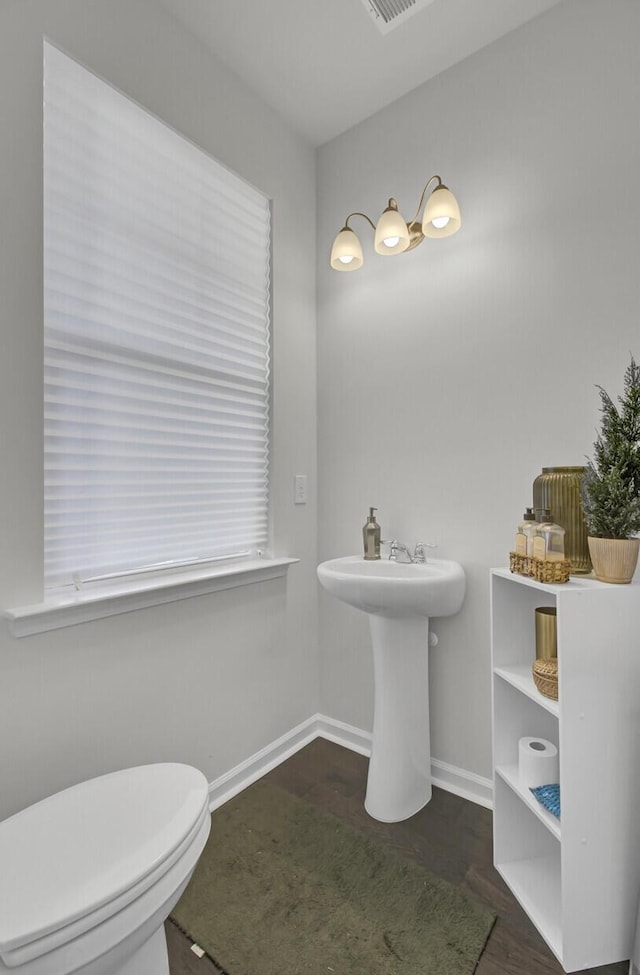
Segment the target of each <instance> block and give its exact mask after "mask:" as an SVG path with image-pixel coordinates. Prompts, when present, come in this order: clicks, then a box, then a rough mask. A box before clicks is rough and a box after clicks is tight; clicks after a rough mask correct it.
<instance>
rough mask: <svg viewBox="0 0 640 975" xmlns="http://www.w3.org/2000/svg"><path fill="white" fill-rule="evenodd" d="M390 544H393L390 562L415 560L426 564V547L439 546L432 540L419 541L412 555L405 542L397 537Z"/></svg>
mask: <svg viewBox="0 0 640 975" xmlns="http://www.w3.org/2000/svg"><path fill="white" fill-rule="evenodd" d="M388 544H389V545H390V546H391V548H390V551H389V561H390V562H402V563H403V564H408V563H409V562H413V563H416V564H417V565H424V564H425V562H426V561H427V553H426V549H428V548H437V547H438V546H437V545H435V544H432V543H430V542H418V543H417V544H416V547H415V549H414V551H413V555H412V554H411V552H410V551H409V549H408V548H407V546H406V545H405V544H404V542H399V541H398V539H397V538H394V539H393V540H392V541H390V542H389V543H388Z"/></svg>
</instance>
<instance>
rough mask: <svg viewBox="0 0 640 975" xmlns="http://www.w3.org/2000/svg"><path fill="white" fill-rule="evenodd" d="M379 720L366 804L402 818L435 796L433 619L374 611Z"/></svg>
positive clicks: (390, 819) (381, 814)
mask: <svg viewBox="0 0 640 975" xmlns="http://www.w3.org/2000/svg"><path fill="white" fill-rule="evenodd" d="M369 626H370V630H371V641H372V644H373V669H374V686H375V697H374V701H375V703H374V719H373V742H372V747H371V760H370V762H369V776H368V779H367V794H366V798H365V803H364V805H365V809H366V810H367V812H368V813H369V815H370V816H373V818H374V819H378V820H380V821H381V822H383V823H397V822H400V821H401V820H403V819H408V818H409V817H410V816H413V815H414V813H417V812H418V810H419V809H422V807H423V806H425V805H426V804H427V803H428V802H429V800H430V798H431V744H430V738H429V651H428V640H429V620H428V619H427V618H426V617H408V618H401V619H398V618H397V617H396V618H393V619H392V618H388V617H386V616H377V615H375V616H374V615H369Z"/></svg>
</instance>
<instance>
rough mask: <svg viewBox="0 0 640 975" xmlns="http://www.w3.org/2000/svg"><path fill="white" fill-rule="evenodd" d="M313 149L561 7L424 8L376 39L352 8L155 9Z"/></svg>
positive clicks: (485, 2)
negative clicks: (167, 14)
mask: <svg viewBox="0 0 640 975" xmlns="http://www.w3.org/2000/svg"><path fill="white" fill-rule="evenodd" d="M159 2H160V3H161V4H162V5H163V6H164V7H166V8H167V9H168V10H169V11H170V12H171V13H172V14H173V15H174V17H175V18H176V19H177V20H178V21H180V22H181V23H182V24H183V25H184V26H185V27H186V28H187V29H188V30H190V31H191V32H192V33H195V34H196V35H197V36H198V37H199V38H200V40H201V41H202V42H203V43H204V44H205V45H206V46H207V47H208V48H209V49H210V50H211V51H212V52H213V53H214V54H215V55H216V56H217V57H218V58H220V60H221V61H222V62H223V63H225V64H226V65H227V66H228V67H229V68H231V69H232V70H233V71H234V72H235V73H236V74H237V75H238V76H239V77H240V78H242V79H243V80H244V81H245V82H246V84H247V85H249V86H250V87H251V88H252V89H253V90H254V91H256V92H258V93H259V94H260V96H261V97H262V98H263V100H264V101H266V102H267V103H268V104H270V105H271V106H272V107H273V108H274V109H276V111H277V112H278V113H279V114H280V115H282V116H283V117H284V118H285V119H286V120H287V121H288V122H289V124H290V125H291V126H293V128H294V129H295V130H297V131H298V132H299V133H300V134H301V135H303V136H304V137H305V138H306V139H308V140H309V141H310V142H311V143H312V144H313V145H316V146H317V145H322V144H323V143H324V142H328V141H329V140H330V139H332V138H334V137H335V136H337V135H339V134H340V133H341V132H344V131H346V129H349V128H351V126H353V125H356V124H357V123H358V122H361V121H362V120H363V119H365V118H367V117H368V116H369V115H372V114H373V113H374V112H376V111H378V109H380V108H383V107H384V106H385V105H388V104H390V103H391V102H393V101H395V100H396V99H397V98H399V97H400V96H402V95H404V94H406V93H407V92H408V91H411V90H412V89H413V88H416V87H417V86H418V85H420V84H422V83H423V82H425V81H428V80H429V78H433V77H434V76H435V75H437V74H439V73H440V72H441V71H444V70H446V69H447V68H449V67H451V65H453V64H456V63H457V62H458V61H461V60H462V59H463V58H466V57H468V56H469V55H470V54H473V53H474V52H475V51H478V50H480V48H483V47H485V46H486V45H487V44H491V43H492V41H495V40H496V39H497V38H499V37H502V36H503V35H504V34H506V33H508V32H509V31H511V30H513V29H514V28H516V27H519V26H520V25H521V24H524V23H525V22H526V21H528V20H531V19H532V18H534V17H536V16H538V14H540V13H543V12H544V11H545V10H548V9H549V8H550V7H554V6H555V5H556V4H557V3H560V2H562V0H433V2H432V3H430V4H428V5H427V6H426V7H423V8H422V9H419V10H418V12H417V13H415V14H413V15H412V16H410V17H408V18H407V19H403V18H399V20H398V23H397V26H395V27H394V29H393V30H391V31H389V32H388V33H386V34H381V33H380V32H379V30H378V28H377V27H376V25H375V23H374V20H373V19H372V17H371V15H370V14H369V13H368V12H367V9H366V7H365V5H364V4H363V2H362V0H268V2H265V0H159Z"/></svg>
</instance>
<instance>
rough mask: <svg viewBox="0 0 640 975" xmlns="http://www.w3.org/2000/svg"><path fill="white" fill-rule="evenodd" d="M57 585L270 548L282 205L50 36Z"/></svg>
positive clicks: (49, 243)
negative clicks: (276, 263)
mask: <svg viewBox="0 0 640 975" xmlns="http://www.w3.org/2000/svg"><path fill="white" fill-rule="evenodd" d="M44 79H45V109H44V201H45V202H44V278H45V285H44V319H45V323H44V325H45V327H44V334H45V350H44V352H45V559H44V563H45V586H46V587H55V588H57V587H60V586H64V585H67V584H70V583H71V582H72V579H73V578H74V576H75V577H79V578H81V579H87V578H91V577H96V576H101V575H105V574H111V573H114V574H118V573H127V572H130V571H135V570H137V569H141V568H144V567H147V566H156V565H158V564H165V563H166V564H168V565H171V566H174V565H175V564H176V563H184V562H190V561H192V560H194V561H195V560H207V559H211V558H218V557H225V556H232V555H237V554H245V553H252V554H253V555H254V557H255V550H256V549H264V548H265V547H266V546H267V544H268V431H269V304H270V300H269V272H270V207H269V201H268V200H267V198H266V197H264V196H263V195H262V194H261V193H259V192H258V191H257V190H255V189H254V188H253V187H251V186H249V185H247V184H246V183H245V182H244V181H243V180H241V179H239V178H238V177H236V176H235V175H234V174H232V173H230V172H229V171H228V170H226V169H225V168H224V167H222V166H221V165H220V164H218V163H217V162H216V161H215V160H213V159H212V158H211V157H209V156H208V155H207V154H206V153H204V152H203V151H201V150H200V149H198V148H197V147H196V146H194V145H192V144H191V143H190V142H188V141H187V140H186V139H184V138H183V137H182V136H180V135H178V134H177V133H176V132H174V131H173V130H172V129H170V128H169V127H168V126H166V125H164V124H163V123H161V122H160V121H158V119H156V118H155V117H153V116H151V115H150V114H149V113H147V112H146V111H144V110H143V109H142V108H140V107H139V106H138V105H137V104H135V103H134V102H132V101H131V100H130V99H128V98H127V97H125V96H123V95H122V94H120V93H119V92H118V91H116V90H115V89H114V88H112V87H111V86H110V85H108V84H106V83H105V82H103V81H101V80H100V79H99V78H97V77H96V76H95V75H93V74H92V73H91V72H89V71H87V70H86V69H85V68H83V67H81V66H80V65H79V64H77V63H76V62H75V61H73V60H71V59H70V58H68V57H66V56H65V55H63V54H62V53H61V52H60V51H58V50H57V49H56V48H54V47H52V46H51V45H49V44H45V71H44Z"/></svg>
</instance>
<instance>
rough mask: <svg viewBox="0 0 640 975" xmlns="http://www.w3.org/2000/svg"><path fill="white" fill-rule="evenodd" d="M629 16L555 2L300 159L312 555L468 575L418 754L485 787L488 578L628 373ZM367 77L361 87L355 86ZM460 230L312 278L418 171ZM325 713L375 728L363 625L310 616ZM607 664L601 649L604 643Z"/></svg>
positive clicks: (632, 217)
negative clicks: (406, 559) (308, 189)
mask: <svg viewBox="0 0 640 975" xmlns="http://www.w3.org/2000/svg"><path fill="white" fill-rule="evenodd" d="M639 39H640V5H639V4H637V3H635V2H632V0H567V2H566V3H563V4H560V5H559V6H557V7H555V8H554V9H553V10H551V11H550V12H548V13H546V14H544V15H543V16H541V17H540V18H538V19H537V20H534V21H532V22H531V23H529V24H527V25H526V26H524V27H522V28H520V29H519V30H517V31H515V32H513V33H511V34H510V35H507V36H506V37H504V38H502V39H501V40H499V41H497V42H496V43H495V44H493V45H492V46H490V47H489V48H486V49H485V50H483V51H481V52H479V53H478V54H477V55H474V56H473V57H471V58H469V59H468V60H466V61H464V62H462V63H461V64H459V65H457V66H456V67H454V68H452V69H450V70H449V71H447V72H446V73H444V74H442V75H440V76H439V77H438V78H436V79H435V80H433V81H431V82H429V83H428V84H426V85H425V86H423V87H421V88H418V89H416V90H415V91H413V92H412V93H410V94H409V95H407V96H406V97H404V98H402V99H401V100H399V101H397V102H395V103H394V104H393V105H391V106H389V107H388V108H386V109H385V110H383V111H381V112H379V113H378V114H376V115H375V116H373V117H372V118H370V119H368V120H367V121H365V122H364V123H362V124H361V125H359V126H357V127H356V128H354V129H352V130H350V131H349V132H347V133H346V134H344V135H343V136H341V137H339V138H337V139H336V140H334V141H333V142H331V143H329V144H327V145H326V146H325V147H323V148H322V149H321V150H320V151H319V154H318V254H319V257H318V260H319V273H318V301H319V314H318V388H319V400H318V403H319V427H318V442H319V456H318V459H319V497H320V506H319V552H318V554H319V557H320V558H321V559H324V558H328V557H332V556H338V555H345V554H349V553H354V552H358V551H359V550H360V546H361V533H360V528H361V525H362V524H363V523H364V520H365V515H366V512H367V506H368V505H376V506H378V507H379V509H380V510H379V515H378V517H379V521H380V523H381V525H382V532H383V537H386V538H390V537H394V536H396V537H398V538H400V539H402V540H404V541H405V542H407V543H411V544H413V543H414V542H415V541H417V540H418V539H420V540H436V541H438V542H439V545H440V549H439V553H438V554H440V555H441V556H443V557H449V558H454V559H458V560H459V561H460V562H461V563H462V564H463V565H464V567H465V570H466V573H467V583H468V589H467V597H466V602H465V605H464V607H463V610H462V612H461V613H460V615H459V616H457V617H455V618H452V619H449V620H442V621H436V622H435V624H434V629H435V630H436V631H437V632H438V634H439V637H440V645H439V646H438V647H437V648H435V649H433V650H431V651H430V666H431V675H432V679H431V715H432V751H433V755H434V757H436V758H438V759H440V760H442V761H445V762H449V763H451V764H453V765H455V766H458V767H460V768H463V769H467V770H470V771H473V772H476V773H478V774H481V775H489V774H490V681H489V633H488V630H489V601H488V575H489V572H488V570H489V567H490V566H492V565H504V564H505V561H506V557H507V552H508V550H509V548H510V546H511V545H512V539H513V533H514V528H515V525H516V522H517V521H518V520H519V519H520V517H521V515H522V512H523V510H524V507H525V506H526V505H527V504H530V503H531V485H532V482H533V479H534V477H535V476H536V475H537V474H538V473H539V472H540V470H541V468H542V467H543V466H550V465H556V464H570V465H574V464H582V463H583V462H584V456H585V454H588V453H589V452H590V451H591V445H592V441H593V439H594V432H595V427H596V425H597V423H598V419H599V412H598V411H599V397H598V394H597V390H596V389H595V388H594V384H596V383H600V384H602V385H603V386H604V387H605V388H607V389H608V390H609V391H610V392H611V393H612V394H615V393H617V392H619V391H620V390H621V384H622V376H623V373H624V370H625V368H626V366H627V364H628V361H629V352H630V350H631V351H633V352H634V353H635V355H636V357H638V356H640V326H639V322H640V314H639V313H640V274H639V268H640V179H639V174H640V124H639V122H638V105H640V68H639V62H638V40H639ZM362 83H363V84H364V83H366V79H362ZM434 172H437V173H439V174H440V175H441V176H442V178H443V180H444V182H445V183H447V184H448V185H449V186H450V187H451V189H452V190H453V191H454V192H455V193H456V195H457V197H458V199H459V201H460V204H461V207H462V211H463V221H464V223H463V228H462V231H461V232H460V233H459V234H458V235H457V236H454V237H451V238H448V239H445V240H441V241H425V242H424V243H423V244H422V245H421V246H420V247H419V248H418V249H417V250H415V251H414V252H412V253H410V254H405V255H402V256H400V257H397V258H396V259H388V260H387V261H385V260H384V258H381V257H378V256H376V255H375V254H374V253H373V247H372V241H371V235H370V232H369V230H368V228H367V225H366V224H365V223H364V221H360V222H358V220H355V221H354V222H353V226H354V229H356V230H357V231H361V232H362V238H361V239H362V240H363V241H364V248H365V264H364V266H363V268H362V269H361V270H359V271H357V272H355V273H353V274H338V273H336V272H334V271H331V270H330V269H329V267H328V258H329V251H330V247H331V242H332V239H333V237H334V235H335V233H336V232H337V231H338V230H339V229H340V227H341V226H342V224H343V222H344V218H345V216H346V215H347V214H348V213H349V212H351V211H352V210H364V212H366V213H368V214H369V215H370V216H371V217H372V218H373V219H374V220H375V219H377V216H378V214H379V213H380V212H381V210H382V209H383V208H384V207H385V206H386V202H387V197H388V196H395V197H396V198H397V200H398V202H399V205H400V209H401V210H402V211H403V212H404V216H405V218H406V219H410V218H411V217H412V216H413V213H414V209H415V207H416V206H417V202H418V197H419V194H420V191H421V189H422V187H423V185H424V183H425V182H426V179H427V177H428V176H430V175H431V174H432V173H434ZM321 649H322V657H321V659H322V665H323V669H322V698H321V706H322V710H323V711H324V712H325V713H327V714H330V715H332V716H333V717H335V718H338V719H340V720H343V721H346V722H350V723H352V724H354V725H356V726H359V727H362V728H366V729H369V728H370V727H371V719H372V676H371V660H370V653H369V643H368V633H367V627H366V621H365V618H364V617H363V616H361V615H359V614H358V613H357V612H356V611H355V610H351V609H349V608H347V607H344V606H341V605H339V604H337V603H336V602H335V601H332V600H330V599H329V598H323V599H322V601H321ZM603 653H605V654H606V648H603Z"/></svg>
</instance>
